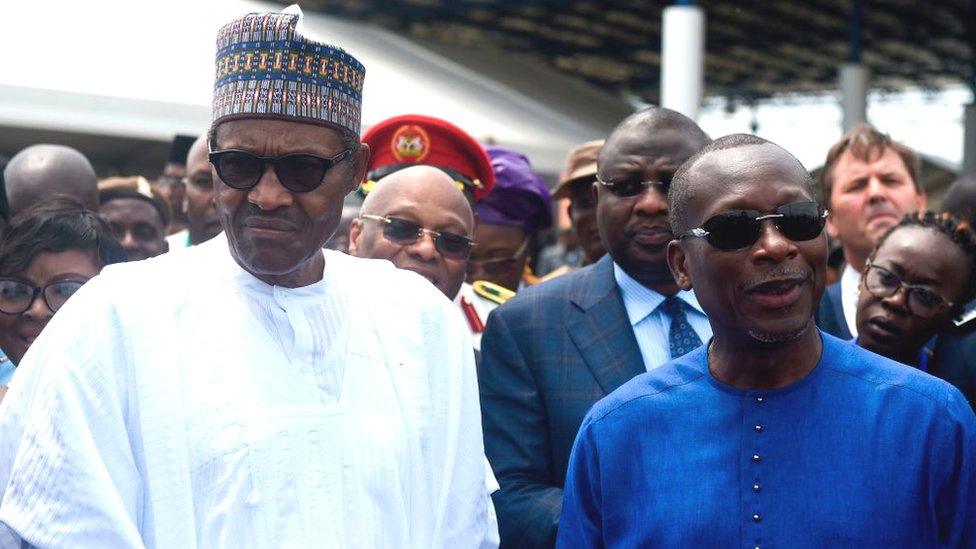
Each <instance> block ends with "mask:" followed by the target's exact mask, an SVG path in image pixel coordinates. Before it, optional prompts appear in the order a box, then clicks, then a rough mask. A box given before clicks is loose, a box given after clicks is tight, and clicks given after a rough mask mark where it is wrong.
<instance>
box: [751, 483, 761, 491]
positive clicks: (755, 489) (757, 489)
mask: <svg viewBox="0 0 976 549" xmlns="http://www.w3.org/2000/svg"><path fill="white" fill-rule="evenodd" d="M760 489H761V488H760V487H759V485H758V484H753V485H752V491H753V492H757V493H758V492H759V490H760Z"/></svg>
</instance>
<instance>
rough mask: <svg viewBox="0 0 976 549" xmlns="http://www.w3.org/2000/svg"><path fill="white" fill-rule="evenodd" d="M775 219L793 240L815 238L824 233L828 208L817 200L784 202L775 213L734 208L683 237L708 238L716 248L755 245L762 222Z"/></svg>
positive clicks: (729, 249) (775, 222) (782, 232)
mask: <svg viewBox="0 0 976 549" xmlns="http://www.w3.org/2000/svg"><path fill="white" fill-rule="evenodd" d="M766 219H770V220H773V224H774V225H775V226H776V230H778V231H779V232H780V234H782V235H783V236H785V237H786V238H788V239H790V240H792V241H793V242H804V241H807V240H813V239H814V238H817V237H818V236H820V234H821V233H822V232H823V228H824V224H825V223H826V222H827V210H823V209H821V208H820V206H819V205H818V204H817V203H816V202H813V201H808V202H794V203H792V204H784V205H783V206H780V207H778V208H776V210H774V212H773V213H771V214H762V213H760V212H757V211H755V210H732V211H728V212H722V213H720V214H717V215H714V216H712V217H710V218H708V220H707V221H705V222H704V223H702V225H701V227H696V228H694V229H691V230H690V231H688V232H686V233H685V234H683V235H681V238H687V237H696V238H704V239H705V241H706V242H708V243H709V244H710V245H711V246H712V247H713V248H716V249H718V250H722V251H725V252H730V251H734V250H742V249H745V248H750V247H752V246H753V245H754V244H755V243H756V241H758V240H759V235H760V232H761V229H762V222H763V221H765V220H766Z"/></svg>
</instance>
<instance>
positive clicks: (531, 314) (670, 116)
mask: <svg viewBox="0 0 976 549" xmlns="http://www.w3.org/2000/svg"><path fill="white" fill-rule="evenodd" d="M708 141H709V139H708V136H706V135H705V133H704V132H703V131H702V130H701V129H700V128H699V127H698V126H697V125H696V124H695V123H694V122H693V121H692V120H690V119H688V118H687V117H685V116H683V115H681V114H679V113H677V112H674V111H671V110H668V109H657V108H651V109H646V110H642V111H640V112H637V113H635V114H633V115H631V116H630V117H628V118H627V119H625V120H624V121H623V122H621V123H620V125H619V126H617V128H616V129H614V131H613V133H611V135H610V137H609V138H607V141H606V144H605V145H604V147H603V149H602V151H601V152H600V156H599V160H598V173H597V181H596V183H594V193H595V195H596V197H597V225H598V227H599V230H600V238H601V239H602V240H603V242H604V244H605V245H606V248H607V251H608V252H609V253H608V255H606V256H604V257H603V259H601V260H599V261H598V262H596V263H595V264H593V265H591V266H589V267H586V268H583V269H580V270H578V271H576V272H574V273H571V274H568V275H564V276H562V277H559V278H557V279H554V280H552V281H550V282H546V283H543V284H540V285H539V286H534V287H531V288H528V289H525V290H523V291H522V292H520V293H519V294H518V295H517V296H516V297H514V298H513V299H511V300H510V301H508V302H507V303H506V304H505V305H503V306H501V307H499V308H498V309H496V310H495V311H494V312H493V313H492V314H491V316H490V317H489V319H488V323H487V326H486V328H485V332H484V335H483V338H482V353H483V355H482V363H481V366H480V369H479V384H480V389H481V404H482V415H483V421H484V427H485V444H486V453H487V454H488V460H489V461H490V462H491V465H492V468H493V469H494V471H495V473H496V476H497V477H498V480H499V484H500V485H501V490H500V491H499V492H496V493H495V495H494V502H495V507H496V511H497V513H498V521H499V532H500V534H501V541H502V547H551V546H553V545H554V544H555V534H556V527H557V524H558V520H559V514H560V511H561V509H562V489H563V483H564V481H565V477H566V468H567V464H568V460H569V453H570V450H571V447H572V444H573V439H574V437H575V436H576V432H577V430H578V429H579V426H580V423H581V422H582V420H583V416H584V415H585V414H586V412H587V411H588V410H589V408H590V406H592V405H593V404H594V403H595V402H596V401H597V400H599V399H601V398H603V397H604V396H606V395H607V394H609V393H610V392H611V391H613V390H614V389H616V388H617V387H619V386H620V385H621V384H623V383H624V382H626V381H627V380H629V379H631V378H632V377H634V376H636V375H637V374H639V373H642V372H645V371H647V370H649V369H652V368H655V367H657V366H659V365H661V364H663V363H665V362H667V361H668V360H670V359H671V358H673V357H677V356H680V355H681V354H683V353H685V352H687V351H689V350H691V349H692V348H694V347H697V346H699V345H700V344H701V342H703V341H706V340H707V339H708V338H709V337H710V336H711V328H710V327H709V325H708V319H707V318H706V316H705V314H704V313H703V312H702V310H701V307H700V306H699V305H698V302H697V300H696V299H695V297H694V294H693V293H692V292H690V291H680V292H679V289H678V287H677V285H676V284H675V282H674V279H673V278H672V276H671V272H670V270H669V269H668V266H667V258H666V250H667V245H668V243H669V242H670V241H671V240H672V238H673V235H672V233H671V229H670V226H669V225H668V222H667V213H668V207H667V200H666V196H667V187H668V185H670V181H671V177H672V176H673V175H674V172H675V171H676V170H677V169H678V167H679V166H680V165H681V163H682V162H684V161H685V160H687V159H688V158H689V157H690V156H691V155H693V154H694V153H695V152H697V151H698V150H699V149H701V148H702V147H703V146H704V145H705V144H706V143H708Z"/></svg>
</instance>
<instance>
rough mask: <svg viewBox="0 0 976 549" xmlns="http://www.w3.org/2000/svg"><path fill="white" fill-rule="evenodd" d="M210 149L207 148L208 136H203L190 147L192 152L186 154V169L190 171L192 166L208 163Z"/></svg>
mask: <svg viewBox="0 0 976 549" xmlns="http://www.w3.org/2000/svg"><path fill="white" fill-rule="evenodd" d="M209 154H210V149H209V148H208V147H207V134H203V135H201V136H200V137H198V138H197V140H196V141H194V142H193V144H192V145H190V151H189V152H188V153H187V154H186V167H187V171H189V168H190V166H193V165H195V164H201V163H207V162H210V160H209V159H208V158H207V157H208V155H209Z"/></svg>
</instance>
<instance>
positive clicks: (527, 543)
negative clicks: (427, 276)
mask: <svg viewBox="0 0 976 549" xmlns="http://www.w3.org/2000/svg"><path fill="white" fill-rule="evenodd" d="M481 352H482V357H481V366H480V369H479V372H478V380H479V384H480V389H481V407H482V416H483V421H484V431H485V450H486V453H487V455H488V461H489V462H490V463H491V466H492V469H493V470H494V472H495V475H496V477H497V478H498V482H499V484H500V485H501V490H500V491H499V492H496V493H495V496H494V503H495V510H496V511H497V513H498V525H499V530H500V534H501V540H502V546H503V547H552V546H553V545H554V544H555V534H556V526H557V524H558V521H559V513H560V511H561V510H562V492H563V490H562V488H563V483H564V481H565V479H566V468H567V465H568V462H569V453H570V450H571V449H572V446H573V440H574V439H575V438H576V432H577V431H578V430H579V426H580V424H581V423H582V421H583V416H585V415H586V412H587V411H588V410H589V409H590V407H591V406H592V405H593V404H594V403H596V401H597V400H599V399H601V398H603V397H604V396H606V395H607V394H608V393H610V392H611V391H613V390H614V389H616V388H617V387H619V386H620V385H622V384H623V383H624V382H626V381H628V380H629V379H631V378H632V377H634V376H636V375H637V374H640V373H643V372H644V371H645V369H644V363H643V360H642V358H641V353H640V349H639V348H638V346H637V340H636V338H635V337H634V332H633V329H632V328H631V326H630V321H629V320H628V317H627V313H626V310H625V309H624V304H623V300H622V299H621V296H620V290H619V288H618V287H617V283H616V281H615V280H614V277H613V262H612V260H611V259H610V256H609V255H607V256H604V258H603V259H601V260H600V261H598V262H597V263H595V264H594V265H591V266H590V267H586V268H584V269H580V270H579V271H576V272H574V273H570V274H567V275H563V276H561V277H559V278H556V279H553V280H551V281H549V282H545V283H543V284H540V285H538V286H534V287H530V288H527V289H525V290H522V291H521V292H519V294H518V295H517V296H516V297H514V298H512V299H511V300H510V301H509V302H508V303H506V304H505V305H502V306H501V307H499V308H498V309H495V310H494V311H493V312H492V313H491V315H490V316H489V317H488V322H487V325H486V327H485V331H484V334H483V335H482V339H481Z"/></svg>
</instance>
